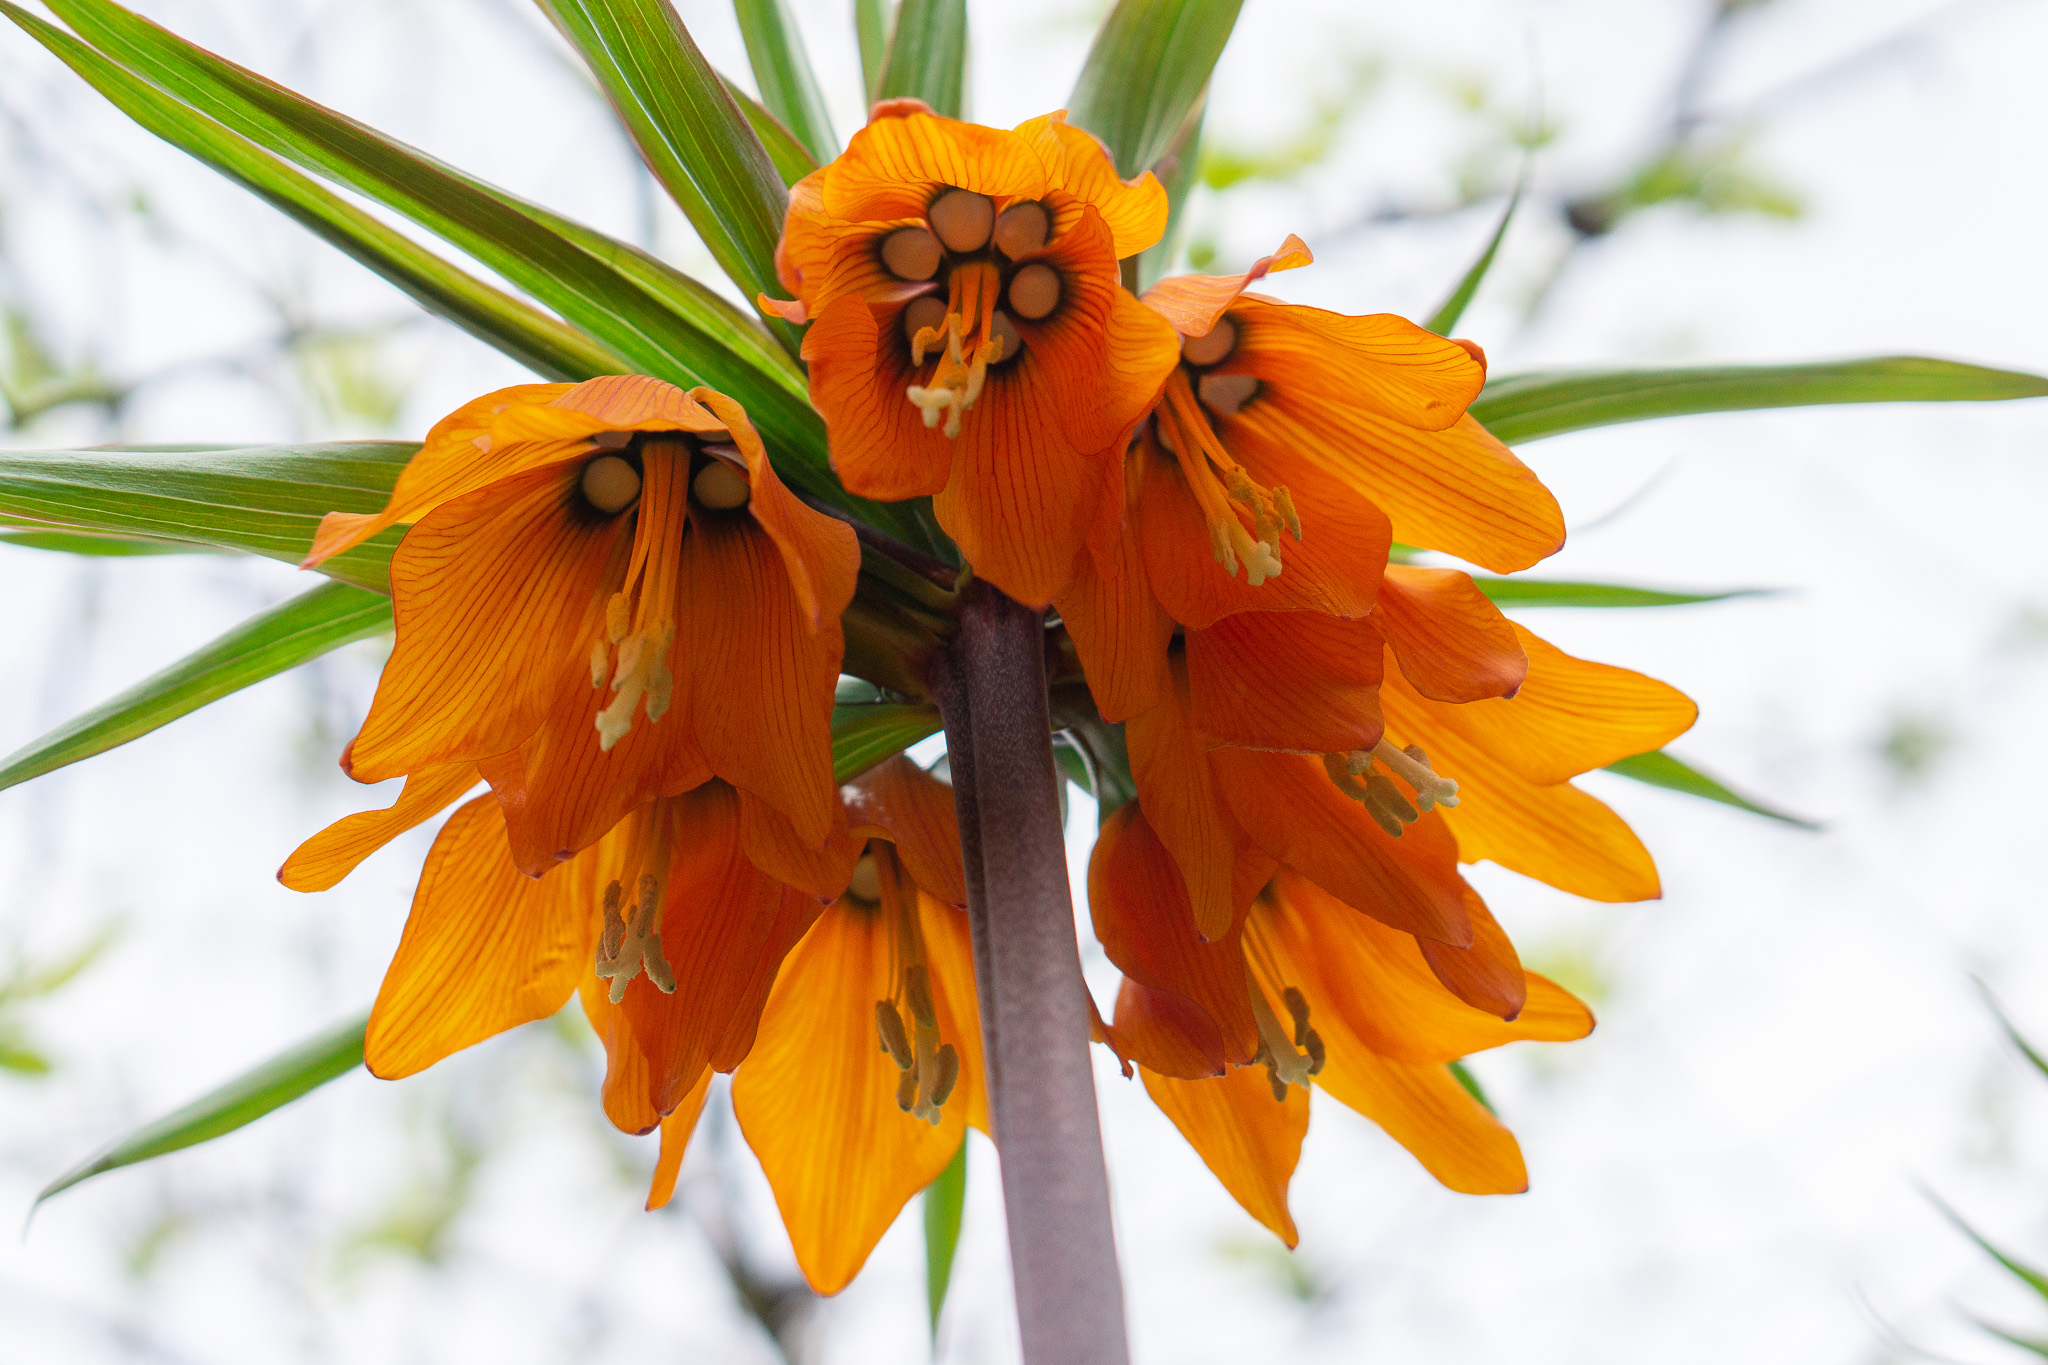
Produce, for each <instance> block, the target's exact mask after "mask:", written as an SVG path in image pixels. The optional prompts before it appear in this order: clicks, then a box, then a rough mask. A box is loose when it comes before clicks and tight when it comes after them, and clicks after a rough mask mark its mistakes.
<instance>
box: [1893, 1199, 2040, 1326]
mask: <svg viewBox="0 0 2048 1365" xmlns="http://www.w3.org/2000/svg"><path fill="white" fill-rule="evenodd" d="M1920 1192H1921V1193H1922V1194H1924V1195H1926V1196H1927V1199H1928V1201H1929V1202H1930V1203H1932V1204H1933V1205H1934V1207H1936V1208H1937V1209H1940V1210H1941V1212H1942V1215H1943V1216H1944V1217H1946V1218H1947V1219H1948V1221H1949V1222H1951V1223H1954V1224H1955V1225H1956V1226H1957V1227H1958V1228H1960V1229H1962V1233H1963V1235H1964V1236H1965V1237H1967V1238H1969V1239H1970V1240H1971V1241H1973V1242H1975V1243H1976V1244H1977V1245H1978V1247H1980V1248H1981V1249H1982V1250H1983V1251H1984V1253H1985V1254H1986V1255H1988V1256H1990V1257H1991V1259H1992V1260H1994V1261H1996V1262H1998V1263H1999V1264H2000V1265H2002V1266H2004V1267H2005V1268H2006V1270H2008V1271H2010V1272H2011V1274H2012V1276H2013V1278H2014V1279H2016V1280H2019V1281H2021V1282H2022V1283H2024V1284H2025V1285H2026V1286H2027V1288H2029V1289H2031V1290H2033V1291H2034V1292H2035V1293H2036V1294H2039V1295H2040V1296H2041V1297H2042V1298H2043V1299H2048V1275H2044V1274H2042V1273H2041V1272H2040V1271H2038V1270H2036V1269H2034V1268H2033V1267H2032V1266H2030V1265H2028V1264H2026V1263H2025V1262H2024V1261H2019V1260H2016V1259H2014V1258H2013V1257H2011V1256H2008V1255H2007V1254H2006V1253H2005V1252H2003V1251H2001V1250H1999V1249H1998V1248H1997V1247H1996V1246H1993V1245H1992V1244H1991V1242H1990V1241H1988V1240H1987V1239H1986V1238H1985V1237H1984V1236H1983V1235H1982V1234H1980V1233H1979V1232H1978V1231H1977V1229H1975V1228H1973V1227H1971V1226H1970V1225H1969V1224H1968V1223H1966V1222H1964V1221H1963V1216H1962V1215H1961V1214H1959V1213H1957V1212H1956V1211H1955V1210H1954V1209H1952V1208H1950V1207H1949V1206H1948V1202H1947V1201H1946V1200H1944V1199H1943V1198H1942V1197H1941V1196H1940V1195H1938V1194H1936V1193H1935V1192H1934V1191H1933V1190H1930V1189H1928V1188H1926V1187H1925V1186H1922V1187H1921V1190H1920Z"/></svg>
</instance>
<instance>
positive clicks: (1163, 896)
mask: <svg viewBox="0 0 2048 1365" xmlns="http://www.w3.org/2000/svg"><path fill="white" fill-rule="evenodd" d="M1089 900H1090V903H1091V905H1093V906H1094V913H1095V921H1096V926H1097V929H1096V932H1097V936H1098V937H1100V938H1101V939H1102V941H1103V944H1104V946H1105V948H1107V949H1108V950H1109V952H1110V955H1111V957H1112V959H1114V960H1116V961H1117V962H1118V964H1119V965H1120V966H1123V967H1124V970H1125V972H1126V976H1125V978H1124V983H1123V986H1122V988H1121V990H1120V992H1119V994H1118V997H1117V1006H1116V1017H1115V1022H1114V1024H1113V1025H1111V1026H1110V1027H1109V1028H1108V1029H1107V1030H1106V1036H1107V1039H1108V1041H1110V1043H1111V1044H1112V1046H1114V1047H1115V1048H1116V1049H1117V1050H1118V1052H1119V1053H1120V1054H1121V1055H1122V1056H1123V1057H1124V1058H1125V1060H1126V1064H1127V1065H1128V1064H1129V1063H1132V1062H1135V1063H1136V1064H1137V1065H1138V1066H1139V1067H1140V1068H1141V1069H1142V1070H1143V1072H1144V1083H1145V1089H1146V1091H1147V1093H1148V1094H1150V1095H1151V1097H1152V1099H1153V1100H1154V1101H1155V1102H1156V1103H1157V1104H1158V1105H1159V1107H1160V1108H1161V1109H1163V1110H1164V1111H1165V1112H1166V1114H1167V1116H1168V1117H1169V1118H1171V1119H1172V1120H1173V1122H1174V1125H1175V1126H1176V1127H1178V1128H1179V1129H1180V1131H1181V1134H1182V1136H1184V1137H1185V1138H1187V1140H1188V1142H1189V1143H1190V1144H1191V1145H1192V1146H1193V1147H1194V1148H1195V1150H1196V1151H1197V1152H1199V1153H1200V1154H1201V1156H1202V1159H1203V1160H1204V1161H1205V1162H1206V1163H1207V1164H1208V1166H1209V1168H1210V1170H1212V1171H1213V1172H1215V1174H1216V1176H1217V1178H1218V1179H1219V1180H1221V1181H1222V1182H1223V1184H1224V1187H1225V1188H1226V1189H1228V1190H1229V1191H1230V1192H1231V1194H1232V1195H1233V1196H1234V1197H1235V1198H1236V1199H1237V1200H1238V1202H1239V1203H1240V1204H1242V1205H1243V1206H1244V1207H1245V1209H1246V1210H1247V1211H1248V1212H1249V1213H1251V1214H1252V1216H1253V1217H1255V1218H1257V1219H1259V1221H1261V1222H1263V1223H1264V1224H1265V1225H1266V1226H1267V1227H1269V1228H1271V1229H1272V1230H1273V1232H1274V1233H1275V1235H1277V1236H1279V1237H1280V1238H1281V1239H1283V1240H1284V1241H1285V1242H1286V1243H1287V1244H1288V1245H1289V1246H1292V1245H1294V1242H1295V1229H1294V1220H1293V1218H1292V1217H1291V1216H1290V1215H1289V1213H1288V1210H1287V1185H1288V1181H1289V1179H1290V1178H1291V1177H1292V1175H1293V1172H1294V1165H1295V1161H1296V1159H1297V1158H1298V1157H1299V1155H1300V1152H1301V1139H1302V1137H1303V1135H1304V1134H1305V1133H1306V1132H1307V1130H1308V1118H1309V1112H1308V1111H1309V1090H1310V1087H1311V1086H1319V1087H1321V1088H1322V1089H1323V1090H1325V1091H1327V1092H1328V1093H1329V1094H1330V1095H1331V1096H1332V1097H1333V1098H1335V1099H1336V1100H1337V1101H1338V1102H1339V1103H1341V1104H1343V1105H1345V1106H1347V1107H1349V1108H1351V1109H1354V1110H1356V1111H1358V1112H1359V1113H1361V1114H1363V1115H1365V1116H1366V1117H1367V1118H1370V1119H1372V1120H1373V1121H1374V1122H1375V1123H1377V1124H1379V1125H1380V1127H1382V1128H1383V1129H1385V1130H1386V1132H1387V1133H1388V1135H1389V1136H1391V1137H1393V1138H1394V1139H1395V1140H1396V1141H1397V1142H1399V1143H1400V1144H1401V1145H1402V1146H1404V1147H1406V1148H1407V1149H1408V1150H1409V1151H1410V1152H1412V1153H1413V1154H1414V1155H1415V1157H1416V1159H1417V1160H1419V1161H1421V1162H1422V1164H1423V1166H1424V1167H1425V1168H1427V1169H1428V1170H1429V1172H1430V1174H1432V1175H1434V1176H1435V1177H1436V1178H1437V1179H1438V1180H1439V1181H1441V1182H1442V1183H1443V1184H1445V1185H1447V1186H1449V1187H1450V1188H1451V1189H1454V1190H1459V1191H1462V1192H1465V1193H1468V1194H1507V1193H1515V1192H1519V1191H1521V1190H1524V1189H1526V1188H1527V1187H1528V1173H1527V1170H1526V1169H1525V1167H1524V1166H1523V1163H1522V1156H1521V1151H1520V1148H1519V1147H1518V1146H1517V1145H1516V1143H1515V1139H1514V1135H1513V1134H1511V1133H1510V1132H1508V1130H1507V1129H1506V1128H1505V1127H1503V1126H1502V1125H1501V1124H1500V1122H1499V1121H1498V1120H1497V1119H1495V1118H1494V1117H1493V1116H1492V1115H1491V1114H1490V1113H1488V1112H1487V1111H1486V1109H1485V1107H1484V1106H1482V1105H1481V1104H1479V1103H1478V1102H1477V1101H1476V1100H1475V1099H1474V1098H1473V1097H1472V1096H1471V1095H1470V1094H1468V1093H1467V1092H1466V1090H1465V1089H1464V1087H1463V1086H1462V1085H1460V1084H1459V1082H1458V1080H1457V1078H1456V1077H1455V1076H1453V1075H1452V1074H1451V1072H1450V1070H1449V1068H1448V1067H1447V1065H1446V1063H1448V1062H1451V1061H1453V1060H1455V1059H1457V1058H1459V1057H1463V1056H1465V1055H1467V1054H1469V1053H1472V1052H1477V1051H1481V1050H1483V1049H1486V1048H1492V1047H1498V1046H1500V1045H1501V1044H1503V1043H1507V1042H1512V1041H1515V1040H1517V1039H1543V1040H1548V1041H1565V1040H1569V1039H1573V1038H1580V1037H1584V1036H1585V1035H1586V1034H1587V1033H1588V1032H1589V1031H1591V1029H1592V1027H1593V1017H1592V1014H1591V1012H1590V1011H1588V1010H1587V1009H1586V1007H1585V1006H1584V1005H1583V1004H1581V1003H1580V1002H1579V1001H1578V1000H1576V999H1574V998H1573V997H1572V995H1571V994H1570V993H1569V992H1567V991H1565V990H1564V989H1563V988H1562V987H1560V986H1558V985H1556V984H1555V983H1554V982H1551V981H1549V980H1547V979H1545V978H1544V977H1541V976H1537V975H1535V974H1533V973H1524V972H1522V970H1521V967H1520V965H1519V964H1518V963H1517V964H1515V965H1514V968H1513V970H1514V972H1515V974H1516V976H1517V978H1518V981H1517V989H1518V993H1519V994H1521V995H1522V997H1523V1000H1524V1003H1523V1004H1522V1006H1521V1008H1520V1009H1519V1010H1518V1011H1517V1012H1516V1013H1515V1015H1514V1017H1513V1018H1512V1019H1511V1020H1503V1019H1501V1018H1498V1017H1496V1016H1495V1015H1494V1014H1492V1013H1489V1012H1487V1011H1486V1010H1484V1009H1480V1008H1475V1007H1474V1006H1473V1005H1471V1004H1468V1003H1465V1002H1463V1001H1461V1000H1459V999H1457V998H1456V997H1455V996H1453V995H1452V994H1451V993H1450V992H1448V991H1446V990H1445V989H1444V987H1443V985H1442V984H1441V983H1440V982H1439V981H1438V980H1436V979H1434V978H1433V972H1432V966H1433V964H1432V963H1430V962H1429V961H1427V960H1426V959H1425V956H1424V953H1423V952H1421V951H1418V944H1417V941H1416V940H1415V939H1413V938H1411V937H1409V936H1408V935H1405V934H1402V933H1399V932H1397V931H1395V930H1393V929H1390V928H1387V927H1386V926H1384V925H1382V924H1379V923H1377V922H1375V921H1374V920H1372V919H1369V918H1367V917H1366V916H1363V915H1360V914H1358V913H1356V912H1355V911H1354V910H1353V909H1352V908H1351V907H1349V906H1347V905H1345V904H1344V903H1343V902H1341V901H1339V900H1337V899H1336V898H1335V897H1333V896H1331V895H1330V894H1329V893H1327V892H1326V891H1324V890H1323V889H1322V888H1320V887H1318V886H1317V885H1316V884H1315V883H1313V882H1311V881H1309V880H1308V879H1307V878H1305V877H1302V876H1300V875H1298V874H1296V873H1293V872H1290V871H1286V870H1282V871H1281V872H1280V873H1279V874H1278V875H1277V876H1275V877H1274V878H1273V879H1272V880H1271V881H1270V882H1269V883H1267V884H1266V886H1265V887H1263V888H1262V889H1261V890H1260V891H1259V893H1258V895H1257V896H1256V897H1255V898H1254V899H1253V901H1252V902H1251V904H1250V905H1249V906H1248V907H1247V909H1246V911H1245V912H1244V913H1243V914H1242V915H1241V916H1240V917H1239V919H1238V920H1237V922H1236V923H1235V924H1234V925H1233V927H1232V928H1231V930H1230V932H1229V934H1228V935H1227V936H1226V937H1224V938H1223V939H1220V940H1218V941H1215V942H1204V941H1203V940H1202V938H1201V937H1200V936H1199V935H1198V934H1197V933H1196V932H1195V927H1194V917H1193V914H1192V912H1191V910H1190V907H1189V905H1188V902H1187V898H1186V896H1185V895H1184V894H1183V893H1182V890H1181V886H1180V882H1179V878H1178V876H1177V875H1176V874H1175V870H1174V868H1173V865H1172V861H1171V859H1169V858H1168V857H1167V856H1166V852H1165V849H1164V848H1163V847H1162V846H1161V845H1160V844H1159V842H1158V840H1157V839H1156V838H1155V837H1154V836H1153V834H1152V831H1151V828H1150V827H1149V826H1148V825H1147V824H1146V823H1145V817H1144V815H1143V813H1142V812H1140V811H1139V810H1138V809H1137V808H1136V807H1135V806H1129V805H1127V806H1125V807H1124V808H1123V809H1122V810H1119V811H1118V812H1116V814H1115V815H1113V816H1112V817H1111V818H1110V821H1109V822H1108V824H1107V825H1106V826H1105V827H1104V829H1103V831H1102V837H1101V839H1100V840H1099V841H1098V842H1097V844H1096V852H1095V856H1094V858H1093V859H1092V861H1091V863H1090V866H1089ZM1141 923H1142V924H1143V926H1144V929H1143V932H1142V937H1143V939H1144V940H1145V946H1144V947H1143V948H1138V947H1137V946H1136V945H1135V944H1134V943H1133V941H1132V940H1133V937H1134V935H1133V930H1134V929H1135V928H1136V926H1137V925H1138V924H1141ZM1496 932H1497V931H1496ZM1509 951H1510V954H1512V950H1509ZM1255 1067H1256V1068H1262V1069H1263V1074H1262V1072H1261V1070H1260V1069H1255Z"/></svg>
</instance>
